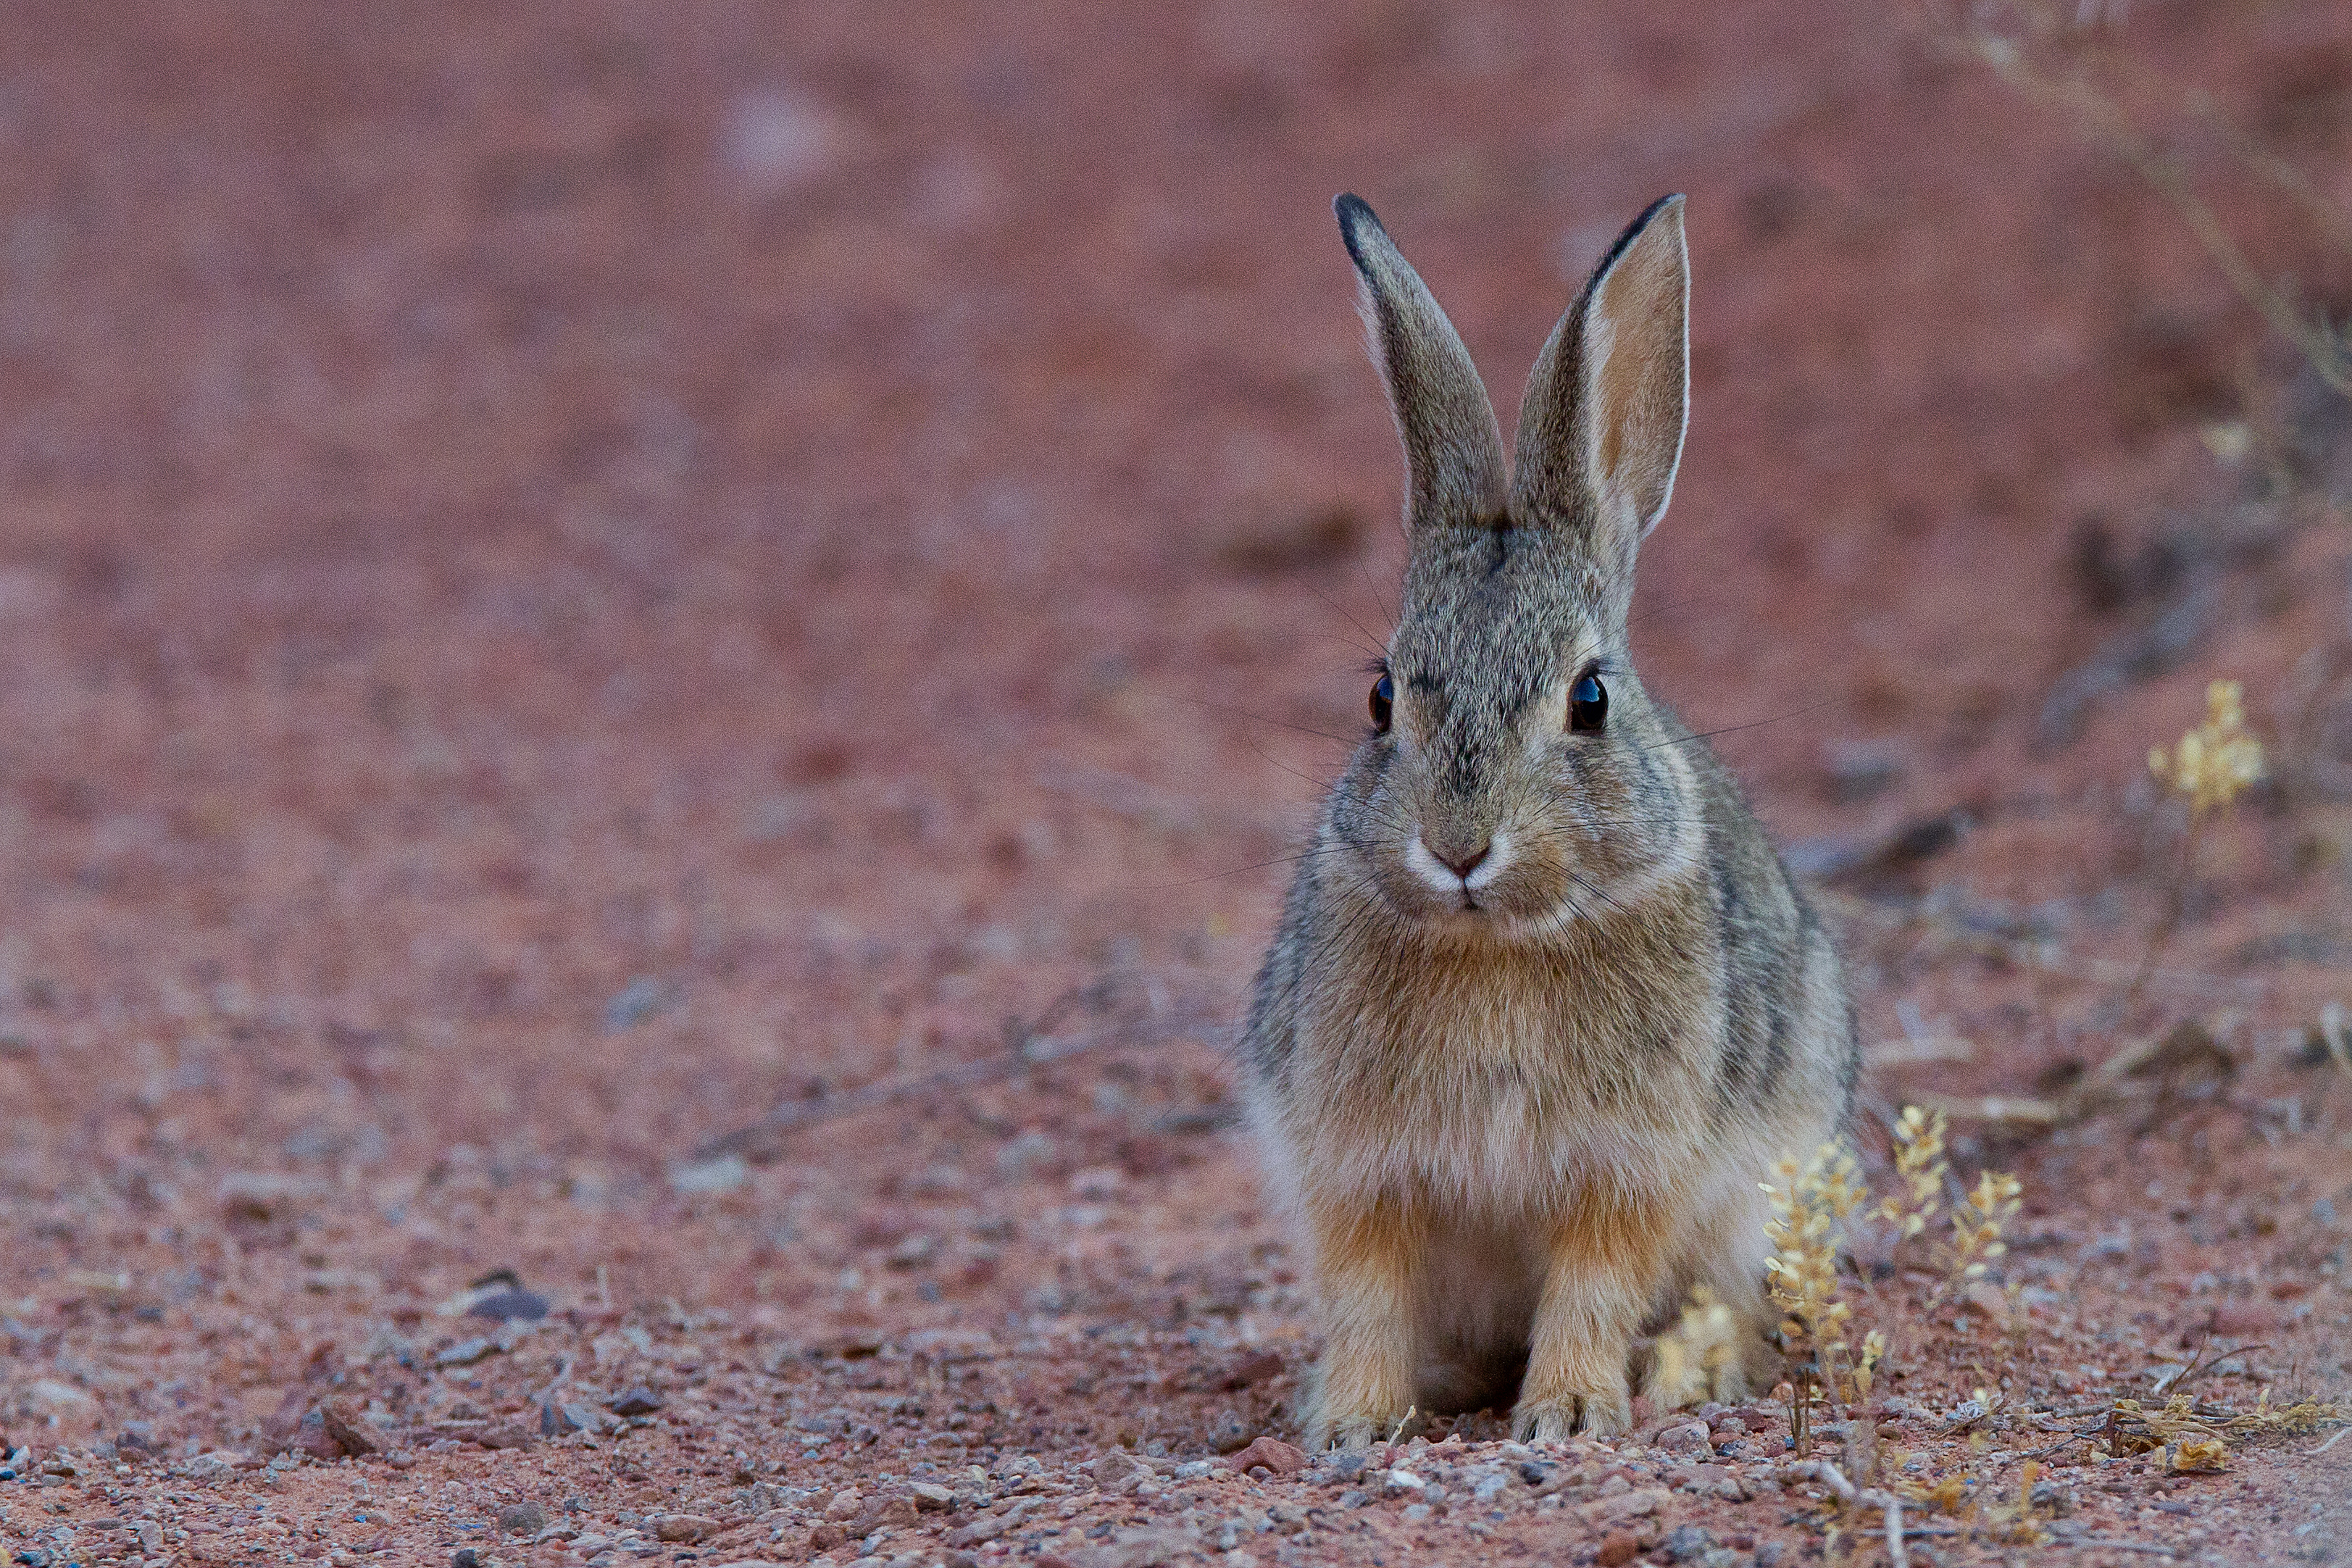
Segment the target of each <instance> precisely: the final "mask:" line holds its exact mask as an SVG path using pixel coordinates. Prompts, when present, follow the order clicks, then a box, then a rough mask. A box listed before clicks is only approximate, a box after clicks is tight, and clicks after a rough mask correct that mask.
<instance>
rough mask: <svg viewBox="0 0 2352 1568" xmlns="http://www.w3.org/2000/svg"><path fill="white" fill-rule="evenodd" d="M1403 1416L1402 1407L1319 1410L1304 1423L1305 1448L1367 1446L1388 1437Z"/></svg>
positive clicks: (1383, 1440)
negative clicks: (1391, 1411) (1389, 1412)
mask: <svg viewBox="0 0 2352 1568" xmlns="http://www.w3.org/2000/svg"><path fill="white" fill-rule="evenodd" d="M1404 1417H1405V1412H1403V1411H1402V1410H1400V1411H1398V1412H1396V1413H1395V1414H1394V1415H1385V1414H1382V1413H1380V1412H1375V1411H1337V1410H1318V1411H1317V1412H1316V1413H1315V1415H1314V1417H1313V1418H1312V1419H1311V1420H1309V1421H1308V1422H1307V1451H1308V1452H1310V1453H1312V1452H1316V1451H1318V1450H1320V1449H1324V1448H1369V1447H1371V1446H1372V1445H1373V1444H1375V1443H1381V1442H1385V1441H1387V1440H1388V1436H1389V1435H1390V1434H1391V1432H1394V1431H1395V1430H1396V1429H1397V1427H1398V1426H1399V1425H1400V1424H1401V1423H1402V1421H1403V1420H1404Z"/></svg>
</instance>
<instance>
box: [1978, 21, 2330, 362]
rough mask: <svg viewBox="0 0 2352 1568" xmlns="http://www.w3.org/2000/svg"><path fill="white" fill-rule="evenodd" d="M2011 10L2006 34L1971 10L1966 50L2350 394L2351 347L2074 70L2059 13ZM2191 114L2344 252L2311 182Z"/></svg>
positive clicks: (2237, 135)
mask: <svg viewBox="0 0 2352 1568" xmlns="http://www.w3.org/2000/svg"><path fill="white" fill-rule="evenodd" d="M2006 10H2007V12H2008V14H2009V16H2011V17H2013V18H2014V19H2015V21H2016V22H2018V23H2020V24H2021V26H2018V27H2016V28H2015V29H2013V30H2011V31H2010V32H2006V33H2004V32H2001V31H2000V30H1998V29H1997V28H1996V26H1994V25H1993V23H1994V19H1995V17H1996V16H1998V15H1999V12H1997V11H1996V9H1995V8H1994V7H1992V6H1990V5H1977V6H1973V7H1970V8H1969V21H1967V22H1966V23H1964V24H1962V25H1961V26H1960V27H1959V29H1958V41H1959V42H1960V43H1961V44H1962V45H1963V47H1966V48H1968V49H1969V51H1970V52H1972V53H1973V54H1975V55H1976V57H1977V58H1979V59H1980V60H1982V61H1983V62H1984V63H1985V65H1987V66H1988V67H1990V68H1991V70H1992V71H1993V73H1994V74H1995V75H1996V76H1998V77H2000V79H2002V80H2003V81H2005V82H2007V83H2009V85H2010V86H2011V87H2012V88H2015V89H2017V90H2018V91H2019V92H2021V93H2022V94H2024V95H2025V96H2027V97H2030V98H2033V99H2037V100H2041V101H2042V102H2044V103H2049V104H2053V105H2055V106H2057V107H2059V108H2061V109H2063V110H2065V111H2066V112H2068V113H2069V114H2071V115H2072V116H2073V117H2074V121H2075V122H2076V124H2077V125H2078V126H2080V127H2081V129H2082V130H2083V132H2084V133H2085V134H2086V135H2087V136H2088V137H2090V138H2091V139H2092V140H2094V141H2096V142H2102V143H2104V144H2105V145H2106V146H2107V147H2108V148H2110V149H2111V150H2112V151H2114V152H2115V153H2116V155H2117V156H2119V157H2121V158H2122V159H2123V160H2124V162H2125V163H2128V164H2130V165H2131V167H2132V168H2133V169H2134V170H2135V171H2137V173H2138V174H2139V176H2140V177H2141V178H2142V179H2144V180H2146V181H2147V183H2148V184H2149V186H2150V187H2151V188H2153V189H2154V190H2155V191H2156V192H2157V194H2158V195H2161V196H2162V197H2163V198H2164V199H2165V200H2166V201H2167V202H2168V203H2169V204H2170V205H2172V208H2173V210H2174V211H2175V212H2177V213H2179V215H2180V216H2181V218H2182V220H2183V221H2184V222H2185V223H2186V224H2187V225H2188V226H2189V233H2190V234H2191V235H2192V236H2194V237H2196V240H2197V242H2198V244H2199V245H2200V246H2202V247H2204V249H2205V252H2206V254H2207V255H2208V256H2210V258H2212V260H2213V262H2214V264H2215V265H2216V266H2217V267H2219V268H2221V275H2222V277H2224V278H2225V279H2228V280H2229V283H2230V287H2231V288H2232V289H2235V290H2236V291H2237V292H2238V295H2239V297H2240V298H2242V299H2243V300H2245V301H2246V302H2247V303H2248V304H2249V305H2251V306H2252V307H2253V308H2254V310H2256V311H2257V312H2258V313H2259V314H2260V315H2261V316H2262V318H2263V321H2266V322H2267V323H2269V325H2270V327H2271V328H2272V330H2273V331H2276V332H2277V333H2278V334H2279V335H2280V336H2281V337H2283V338H2284V339H2285V340H2286V341H2287V342H2291V343H2293V344H2294V347H2295V350H2296V352H2298V353H2301V354H2302V355H2303V357H2304V359H2305V362H2306V363H2309V364H2310V366H2311V367H2312V369H2313V371H2314V372H2315V373H2316V374H2318V376H2319V377H2320V379H2321V380H2322V381H2324V382H2326V384H2327V385H2329V386H2330V387H2333V388H2334V389H2335V390H2336V391H2337V392H2339V393H2343V394H2346V395H2352V339H2347V335H2346V334H2345V333H2344V332H2343V331H2340V330H2339V329H2337V328H2336V327H2335V326H2333V325H2331V324H2330V323H2329V322H2328V321H2327V319H2326V316H2325V314H2324V313H2322V312H2321V311H2319V310H2316V309H2315V308H2314V306H2313V305H2312V304H2311V303H2309V302H2308V301H2306V300H2303V299H2300V298H2298V297H2297V296H2296V294H2295V293H2294V291H2293V289H2292V287H2291V286H2274V285H2273V283H2272V282H2271V281H2270V280H2269V279H2266V278H2265V277H2264V276H2263V272H2262V269H2261V268H2258V267H2256V266H2255V265H2254V263H2253V262H2252V260H2251V259H2250V258H2248V257H2247V255H2246V253H2245V251H2244V250H2243V249H2242V247H2240V246H2239V244H2238V242H2237V241H2236V239H2235V238H2233V237H2231V234H2230V232H2229V229H2228V227H2227V226H2225V225H2224V224H2223V223H2222V221H2221V216H2219V215H2218V214H2217V213H2216V212H2215V211H2214V209H2213V207H2212V206H2211V205H2210V204H2209V203H2208V202H2207V201H2206V200H2205V199H2204V197H2203V196H2201V195H2199V194H2198V192H2197V190H2196V188H2195V186H2194V185H2193V184H2191V183H2190V180H2189V173H2188V170H2187V168H2186V166H2185V164H2184V163H2183V161H2182V160H2181V158H2180V157H2179V155H2178V154H2176V153H2172V152H2170V151H2168V149H2167V148H2166V147H2165V146H2164V145H2163V144H2162V143H2161V142H2159V141H2158V139H2157V138H2155V137H2153V136H2151V135H2149V134H2147V132H2143V131H2142V130H2141V129H2140V128H2139V127H2138V126H2137V125H2136V124H2135V123H2133V121H2132V118H2131V116H2130V115H2129V114H2128V113H2126V110H2125V109H2124V107H2123V105H2122V104H2121V103H2119V102H2118V101H2117V100H2116V99H2115V98H2114V97H2113V96H2111V95H2110V94H2109V93H2107V92H2105V91H2104V90H2102V89H2100V88H2099V87H2098V86H2097V85H2096V84H2095V83H2094V82H2093V81H2092V80H2091V79H2090V77H2089V75H2088V74H2087V73H2086V72H2084V71H2083V70H2081V69H2079V68H2067V64H2066V62H2065V60H2064V49H2063V39H2064V38H2065V37H2067V36H2068V34H2069V33H2070V32H2071V31H2072V29H2069V28H2068V27H2067V26H2065V24H2064V22H2063V20H2062V19H2061V18H2060V16H2058V14H2057V12H2056V10H2055V9H2054V8H2053V7H2052V6H2050V5H2046V4H2042V3H2041V0H2011V5H2009V6H2008V7H2006ZM2190 108H2191V111H2192V112H2193V113H2195V114H2196V116H2197V118H2199V119H2200V120H2201V121H2205V122H2206V126H2207V128H2208V130H2209V131H2219V132H2221V137H2220V140H2221V144H2222V146H2223V147H2224V149H2225V150H2227V151H2228V152H2229V153H2231V154H2232V155H2233V156H2235V157H2236V158H2238V159H2239V160H2240V161H2241V162H2242V163H2243V164H2244V165H2245V166H2246V167H2247V168H2249V169H2251V170H2252V172H2253V173H2255V174H2258V175H2260V176H2262V177H2263V178H2264V179H2266V180H2268V181H2269V182H2271V183H2272V184H2274V185H2276V186H2278V187H2279V189H2280V190H2282V191H2283V192H2284V193H2285V194H2286V195H2288V196H2289V197H2290V198H2292V199H2293V200H2294V201H2295V203H2296V204H2297V205H2300V206H2301V207H2303V208H2304V210H2305V213H2306V214H2307V215H2310V216H2315V217H2316V218H2317V219H2318V220H2319V225H2320V227H2321V228H2322V230H2323V231H2324V233H2325V234H2326V237H2328V238H2330V239H2332V240H2334V241H2335V242H2336V243H2337V244H2339V245H2340V244H2342V243H2344V239H2345V236H2346V234H2347V229H2352V226H2347V222H2346V219H2345V217H2344V216H2343V215H2342V214H2341V213H2340V212H2338V211H2336V209H2335V208H2334V207H2333V206H2332V205H2330V204H2329V203H2328V202H2327V201H2326V198H2325V197H2324V196H2322V195H2320V194H2319V193H2318V191H2317V190H2316V189H2315V187H2314V186H2313V185H2312V184H2311V182H2310V181H2309V180H2307V179H2305V177H2304V176H2303V175H2302V174H2300V173H2298V172H2297V171H2295V170H2294V169H2293V168H2292V167H2291V166H2289V165H2288V164H2287V163H2285V161H2284V160H2283V159H2281V158H2280V157H2278V156H2277V154H2275V153H2272V152H2271V151H2270V150H2269V149H2267V148H2264V147H2263V146H2261V144H2260V143H2258V142H2255V141H2254V139H2253V138H2252V137H2251V136H2249V135H2247V134H2246V133H2245V132H2242V131H2240V130H2239V129H2237V128H2236V127H2235V126H2233V125H2231V124H2230V123H2229V122H2228V121H2226V120H2224V119H2223V118H2222V117H2221V115H2219V114H2218V113H2217V112H2215V111H2214V110H2212V109H2211V107H2210V104H2199V103H2197V102H2195V101H2194V100H2192V103H2191V105H2190Z"/></svg>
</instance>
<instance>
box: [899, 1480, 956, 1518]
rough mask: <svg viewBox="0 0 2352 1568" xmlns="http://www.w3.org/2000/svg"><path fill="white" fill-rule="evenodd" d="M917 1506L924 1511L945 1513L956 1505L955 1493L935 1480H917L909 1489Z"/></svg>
mask: <svg viewBox="0 0 2352 1568" xmlns="http://www.w3.org/2000/svg"><path fill="white" fill-rule="evenodd" d="M907 1490H908V1493H909V1494H910V1495H911V1496H912V1497H913V1498H914V1500H915V1507H916V1508H917V1509H919V1510H921V1511H922V1512H924V1513H945V1512H946V1511H947V1510H950V1509H951V1508H953V1507H955V1493H954V1492H952V1491H950V1490H949V1489H947V1488H945V1487H943V1486H940V1485H939V1484H937V1483H936V1482H933V1481H917V1482H916V1483H915V1484H914V1485H913V1486H911V1487H908V1489H907Z"/></svg>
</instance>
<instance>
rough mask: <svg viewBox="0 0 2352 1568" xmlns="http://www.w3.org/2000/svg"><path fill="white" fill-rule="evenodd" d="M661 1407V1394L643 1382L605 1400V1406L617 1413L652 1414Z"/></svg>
mask: <svg viewBox="0 0 2352 1568" xmlns="http://www.w3.org/2000/svg"><path fill="white" fill-rule="evenodd" d="M661 1407H662V1402H661V1397H660V1395H658V1394H656V1393H654V1391H653V1390H652V1389H650V1388H647V1387H646V1385H645V1384H637V1385H636V1386H635V1387H634V1388H631V1389H629V1390H627V1391H626V1392H625V1393H623V1394H619V1395H618V1396H616V1397H614V1398H613V1399H609V1400H606V1401H605V1402H604V1408H605V1409H607V1410H609V1411H611V1412H612V1413H613V1414H614V1415H652V1414H653V1413H654V1412H655V1411H656V1410H659V1409H660V1408H661Z"/></svg>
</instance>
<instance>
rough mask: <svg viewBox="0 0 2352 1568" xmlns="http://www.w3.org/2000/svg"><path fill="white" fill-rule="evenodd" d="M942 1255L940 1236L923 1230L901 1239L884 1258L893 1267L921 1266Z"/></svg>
mask: <svg viewBox="0 0 2352 1568" xmlns="http://www.w3.org/2000/svg"><path fill="white" fill-rule="evenodd" d="M939 1255H940V1238H939V1237H936V1236H926V1235H925V1234H923V1233H922V1232H921V1231H917V1232H916V1233H915V1234H914V1235H912V1236H909V1237H906V1238H905V1239H903V1240H901V1241H900V1242H899V1243H898V1246H896V1247H892V1248H891V1249H890V1251H889V1255H888V1256H887V1258H885V1259H884V1261H885V1262H887V1264H888V1265H889V1266H890V1267H891V1268H923V1267H924V1266H926V1265H927V1264H929V1262H930V1261H931V1260H932V1259H933V1258H937V1257H939Z"/></svg>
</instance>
